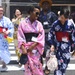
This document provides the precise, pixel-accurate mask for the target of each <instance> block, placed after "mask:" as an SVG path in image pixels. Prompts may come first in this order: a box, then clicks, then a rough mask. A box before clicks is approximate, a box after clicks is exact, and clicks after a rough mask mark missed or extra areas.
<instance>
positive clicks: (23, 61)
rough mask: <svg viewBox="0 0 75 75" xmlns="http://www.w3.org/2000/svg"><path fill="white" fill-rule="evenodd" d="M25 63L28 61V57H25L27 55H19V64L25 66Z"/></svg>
mask: <svg viewBox="0 0 75 75" xmlns="http://www.w3.org/2000/svg"><path fill="white" fill-rule="evenodd" d="M27 61H28V56H27V54H21V56H20V60H19V62H20V63H21V64H23V65H25V64H26V63H27Z"/></svg>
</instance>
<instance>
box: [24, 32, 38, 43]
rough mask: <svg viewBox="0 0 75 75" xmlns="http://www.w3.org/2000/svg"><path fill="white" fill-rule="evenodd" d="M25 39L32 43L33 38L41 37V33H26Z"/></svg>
mask: <svg viewBox="0 0 75 75" xmlns="http://www.w3.org/2000/svg"><path fill="white" fill-rule="evenodd" d="M24 35H25V38H26V42H31V41H32V37H36V38H37V36H38V35H39V33H24Z"/></svg>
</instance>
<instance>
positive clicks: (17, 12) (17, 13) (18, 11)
mask: <svg viewBox="0 0 75 75" xmlns="http://www.w3.org/2000/svg"><path fill="white" fill-rule="evenodd" d="M19 15H21V12H20V10H18V9H17V10H16V11H15V16H16V17H18V16H19Z"/></svg>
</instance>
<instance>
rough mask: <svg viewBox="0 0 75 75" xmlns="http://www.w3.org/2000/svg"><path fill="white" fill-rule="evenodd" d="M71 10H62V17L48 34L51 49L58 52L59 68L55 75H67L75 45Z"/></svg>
mask: <svg viewBox="0 0 75 75" xmlns="http://www.w3.org/2000/svg"><path fill="white" fill-rule="evenodd" d="M68 17H69V10H68V9H67V8H64V9H62V10H60V16H59V18H58V20H57V21H55V22H54V23H53V25H52V28H51V30H50V32H49V34H48V41H49V45H50V50H51V47H53V46H54V48H55V50H56V57H57V60H58V67H57V69H56V70H55V71H54V75H65V72H66V69H67V67H68V64H69V62H70V57H71V54H70V52H71V46H74V44H75V30H74V25H73V23H72V22H71V21H70V20H69V18H68Z"/></svg>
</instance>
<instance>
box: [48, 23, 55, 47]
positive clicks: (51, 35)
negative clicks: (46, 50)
mask: <svg viewBox="0 0 75 75" xmlns="http://www.w3.org/2000/svg"><path fill="white" fill-rule="evenodd" d="M54 28H55V27H54V23H53V25H52V28H51V29H50V31H49V33H48V40H47V41H48V45H49V46H51V45H54V46H55V47H56V42H55V40H56V39H55V30H54Z"/></svg>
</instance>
